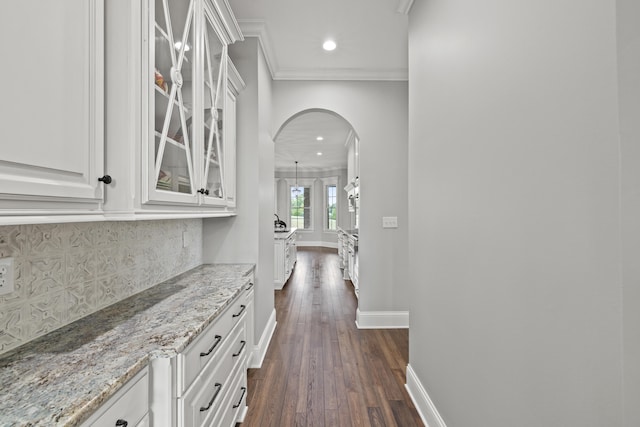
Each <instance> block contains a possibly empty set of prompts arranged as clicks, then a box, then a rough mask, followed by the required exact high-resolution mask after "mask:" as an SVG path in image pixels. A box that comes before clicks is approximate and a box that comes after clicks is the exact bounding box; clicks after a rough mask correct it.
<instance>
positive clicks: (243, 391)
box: [233, 387, 247, 409]
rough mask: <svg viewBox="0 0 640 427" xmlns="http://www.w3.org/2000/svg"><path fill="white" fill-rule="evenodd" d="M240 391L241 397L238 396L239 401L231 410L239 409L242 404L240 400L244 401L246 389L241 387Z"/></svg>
mask: <svg viewBox="0 0 640 427" xmlns="http://www.w3.org/2000/svg"><path fill="white" fill-rule="evenodd" d="M241 390H242V396H240V400H238V403H237V404H235V405H233V409H236V408H238V407H240V404H241V403H242V399H244V394H245V393H246V392H247V388H246V387H242V388H241Z"/></svg>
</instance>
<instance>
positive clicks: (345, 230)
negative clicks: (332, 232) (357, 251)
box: [338, 227, 358, 239]
mask: <svg viewBox="0 0 640 427" xmlns="http://www.w3.org/2000/svg"><path fill="white" fill-rule="evenodd" d="M338 230H339V231H342V232H344V233H345V234H348V235H349V236H351V237H353V238H355V239H358V230H356V229H352V230H349V229H344V228H340V227H338Z"/></svg>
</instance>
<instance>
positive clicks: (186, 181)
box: [150, 0, 197, 202]
mask: <svg viewBox="0 0 640 427" xmlns="http://www.w3.org/2000/svg"><path fill="white" fill-rule="evenodd" d="M195 1H196V0H190V1H181V0H155V36H154V46H155V49H154V52H152V58H153V60H152V64H154V68H155V70H154V76H153V79H154V82H153V89H154V90H153V96H152V98H151V99H152V100H153V101H152V102H153V104H154V105H153V111H154V122H155V128H154V138H155V145H154V151H153V153H154V159H153V162H152V163H153V164H152V165H151V167H150V175H151V177H150V178H151V183H152V185H151V187H152V188H155V192H154V191H151V193H152V194H153V196H154V197H153V198H157V199H161V200H168V201H174V200H175V201H181V202H184V201H185V197H186V198H187V199H188V198H189V197H190V198H191V199H192V200H187V201H190V202H195V201H196V199H197V197H196V196H197V188H196V185H197V181H196V176H195V175H194V172H195V163H194V157H195V156H194V154H195V146H196V141H194V139H195V136H194V129H193V103H194V84H193V82H194V70H195V67H194V56H195V55H194V51H195V49H194V46H195V45H194V34H195V19H194V16H195V7H196V5H195ZM153 183H155V185H153Z"/></svg>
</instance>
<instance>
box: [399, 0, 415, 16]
mask: <svg viewBox="0 0 640 427" xmlns="http://www.w3.org/2000/svg"><path fill="white" fill-rule="evenodd" d="M413 1H414V0H398V8H397V9H396V10H397V11H398V13H402V14H404V15H408V14H409V12H411V6H413Z"/></svg>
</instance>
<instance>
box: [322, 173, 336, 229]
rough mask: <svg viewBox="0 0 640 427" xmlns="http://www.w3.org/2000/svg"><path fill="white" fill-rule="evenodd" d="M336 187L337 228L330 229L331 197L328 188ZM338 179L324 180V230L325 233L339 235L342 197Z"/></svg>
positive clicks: (329, 178) (334, 177)
mask: <svg viewBox="0 0 640 427" xmlns="http://www.w3.org/2000/svg"><path fill="white" fill-rule="evenodd" d="M330 186H335V188H336V228H335V229H331V228H329V227H328V226H329V203H328V202H329V195H328V187H330ZM338 188H339V186H338V177H337V176H333V177H328V178H322V195H323V197H322V207H323V214H322V217H323V218H322V229H323V231H324V232H325V233H337V232H338V222H339V219H340V197H339V192H338Z"/></svg>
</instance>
